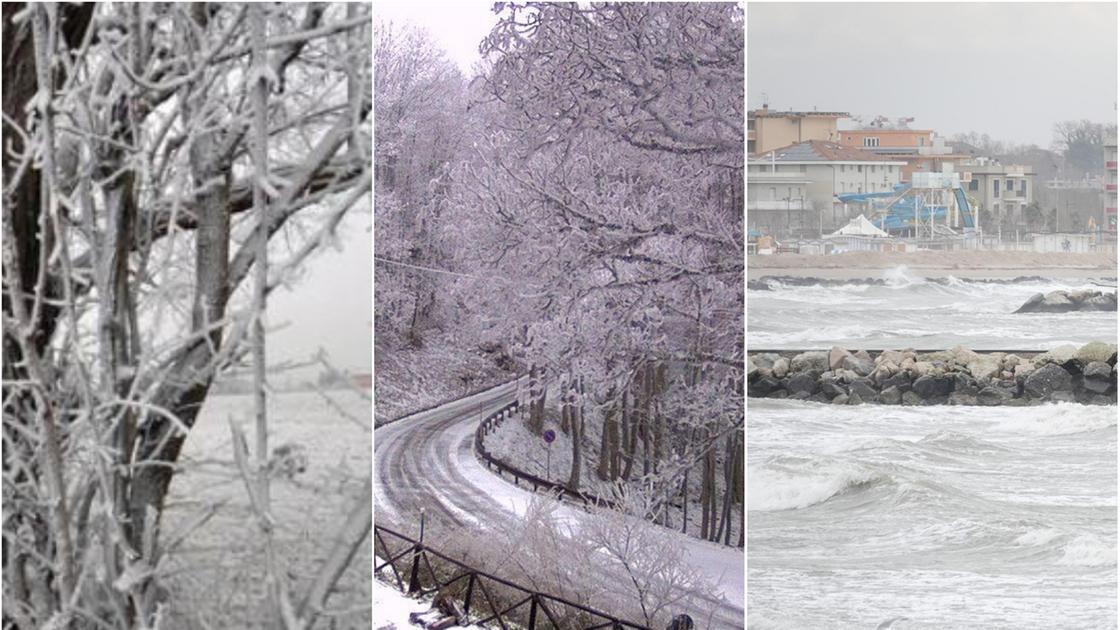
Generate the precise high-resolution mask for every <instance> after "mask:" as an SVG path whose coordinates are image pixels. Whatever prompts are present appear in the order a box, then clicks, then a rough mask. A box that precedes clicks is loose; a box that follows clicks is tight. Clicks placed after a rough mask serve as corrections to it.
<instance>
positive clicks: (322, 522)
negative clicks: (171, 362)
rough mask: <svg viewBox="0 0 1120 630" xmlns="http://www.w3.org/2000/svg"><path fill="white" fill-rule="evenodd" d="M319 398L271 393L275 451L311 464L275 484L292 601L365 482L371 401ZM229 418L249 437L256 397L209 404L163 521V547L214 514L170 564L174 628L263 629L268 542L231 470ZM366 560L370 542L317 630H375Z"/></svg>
mask: <svg viewBox="0 0 1120 630" xmlns="http://www.w3.org/2000/svg"><path fill="white" fill-rule="evenodd" d="M323 394H325V395H327V396H330V398H331V400H330V401H327V400H325V399H324V398H323ZM323 394H321V393H319V392H314V391H310V392H273V393H272V394H270V396H269V425H270V429H271V435H270V438H269V442H270V445H271V446H272V447H273V448H275V447H277V446H281V445H283V444H286V443H287V444H292V445H298V446H299V447H301V451H302V452H303V453H304V454H305V455H306V458H307V465H306V469H305V470H304V471H303V472H298V473H296V474H294V475H293V476H292V477H291V478H289V477H287V476H282V475H280V476H276V477H274V478H273V479H272V483H271V486H272V488H271V495H272V500H271V504H272V515H273V517H274V518H275V522H276V525H275V529H274V537H275V540H276V542H277V543H278V544H277V549H278V551H279V556H280V558H279V559H280V563H281V566H282V568H283V569H284V570H285V571H286V573H287V575H288V577H289V580H290V586H291V590H292V592H293V594H294V596H297V597H298V596H302V595H303V593H304V592H305V590H306V589H307V587H308V584H309V582H310V580H311V579H312V577H313V576H314V575H315V574H316V572H317V571H318V569H319V567H320V566H321V564H322V562H323V560H324V559H325V558H326V556H327V554H328V552H329V551H330V548H331V544H332V543H333V541H334V538H333V536H334V534H335V532H336V530H337V529H338V527H339V525H340V523H341V522H342V521H343V519H344V518H345V516H346V514H347V513H348V512H349V511H350V509H351V508H352V506H353V504H354V502H355V501H357V500H358V499H357V497H358V496H360V495H359V493H361V492H363V490H364V488H365V480H366V478H367V476H368V475H369V457H370V453H369V450H368V449H369V446H368V445H369V436H370V431H369V425H368V422H369V421H368V418H369V400H368V399H367V398H365V397H363V396H360V395H358V393H356V392H354V391H351V390H331V391H328V392H324V393H323ZM347 415H349V416H350V417H349V418H348V417H346V416H347ZM355 419H361V420H363V421H364V422H365V425H364V426H363V425H362V424H361V423H359V422H358V421H356V420H355ZM230 420H232V421H233V422H235V423H236V424H238V425H240V426H241V428H242V429H243V430H244V431H245V432H246V433H247V435H248V437H249V439H250V441H251V440H252V422H253V397H252V396H249V395H222V396H217V395H216V396H211V397H210V398H208V399H207V401H206V403H205V405H204V406H203V409H202V414H201V416H200V417H199V420H198V423H197V424H196V425H195V427H194V429H193V430H192V431H191V434H190V437H188V438H187V441H186V443H185V445H184V449H183V454H182V457H181V458H180V464H181V466H182V468H183V470H182V471H181V472H180V473H178V474H176V476H175V479H174V481H173V482H172V484H171V491H170V494H169V496H168V502H167V511H166V513H165V515H164V529H165V531H166V532H167V533H166V534H165V537H166V538H167V539H168V540H170V539H173V538H175V537H176V536H177V535H178V534H179V533H180V532H183V531H186V530H187V529H188V528H190V527H191V526H192V525H195V524H197V520H198V519H199V518H201V515H204V514H206V513H208V512H209V511H211V510H213V515H212V516H211V517H210V518H209V520H205V521H204V522H203V523H202V524H201V525H200V526H199V527H197V529H194V530H193V531H191V533H190V535H189V536H188V537H187V539H186V540H185V541H184V542H183V544H182V545H180V546H179V547H178V548H176V549H175V550H174V552H173V553H172V554H171V555H170V556H169V557H168V558H167V561H166V562H165V563H164V565H163V568H164V569H165V570H166V573H167V574H168V578H167V580H166V584H167V586H168V588H169V589H171V590H172V591H173V592H174V593H175V594H176V598H175V601H176V602H181V603H178V604H177V605H176V607H175V608H174V609H173V610H172V611H171V614H172V619H171V621H172V624H171V627H175V628H185V629H187V630H194V629H199V630H202V629H205V628H235V627H236V628H262V627H265V626H266V625H267V623H268V619H269V617H268V615H267V614H265V607H266V606H267V605H268V601H267V598H266V596H265V590H264V579H263V577H264V572H265V562H264V558H265V553H264V548H263V539H262V537H261V535H260V532H259V529H258V527H257V524H256V520H255V517H254V515H253V511H252V509H251V507H250V502H249V497H248V494H247V492H246V489H245V485H244V482H243V481H242V479H241V477H240V476H239V474H238V472H237V469H236V466H235V465H234V464H233V450H232V439H231V434H230V427H229V422H230ZM370 557H371V545H370V543H369V541H368V539H367V541H366V543H365V544H364V545H363V548H362V549H361V550H360V551H359V553H358V554H357V555H356V556H355V558H354V560H353V562H352V563H351V564H350V566H349V567H348V568H347V569H346V572H345V573H344V575H343V577H342V579H341V580H340V582H339V584H338V590H337V591H336V592H335V593H333V594H332V595H331V598H330V599H329V600H328V602H327V608H328V609H329V612H330V614H331V618H330V620H329V622H328V621H322V622H320V625H319V626H316V627H328V626H327V624H328V623H329V624H330V625H329V627H332V628H338V629H339V630H343V629H346V630H350V629H353V630H359V629H361V630H368V628H369V627H370V619H371V615H370V610H369V588H370V582H371V576H370V572H369V570H368V567H369V561H370Z"/></svg>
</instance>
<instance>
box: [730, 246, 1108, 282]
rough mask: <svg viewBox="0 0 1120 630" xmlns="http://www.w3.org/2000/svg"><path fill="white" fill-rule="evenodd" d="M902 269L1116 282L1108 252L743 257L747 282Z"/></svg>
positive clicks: (863, 275)
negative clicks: (761, 279) (769, 277)
mask: <svg viewBox="0 0 1120 630" xmlns="http://www.w3.org/2000/svg"><path fill="white" fill-rule="evenodd" d="M897 267H906V268H907V269H909V270H910V271H911V272H913V273H914V274H915V275H920V276H924V277H928V278H939V277H944V276H956V277H958V278H1014V277H1017V276H1034V275H1038V276H1045V277H1049V278H1094V279H1095V278H1115V277H1116V267H1117V265H1116V255H1115V254H1112V253H1093V254H1064V253H1040V252H994V251H977V250H970V251H955V252H947V251H927V252H905V253H903V252H847V253H843V254H833V255H810V254H779V255H773V256H747V275H748V278H749V279H756V278H761V277H763V276H799V277H815V278H830V279H854V278H868V277H878V276H880V275H882V273H883V271H884V270H886V269H894V268H897Z"/></svg>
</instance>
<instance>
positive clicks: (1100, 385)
mask: <svg viewBox="0 0 1120 630" xmlns="http://www.w3.org/2000/svg"><path fill="white" fill-rule="evenodd" d="M1081 375H1082V379H1081V387H1083V388H1084V389H1087V390H1089V391H1091V392H1093V393H1096V394H1107V393H1108V390H1110V389H1112V388H1113V387H1114V386H1115V385H1116V381H1115V380H1114V379H1113V378H1112V366H1110V365H1109V364H1107V363H1104V362H1102V361H1093V362H1092V363H1090V364H1089V365H1086V366H1085V370H1084V372H1082V374H1081Z"/></svg>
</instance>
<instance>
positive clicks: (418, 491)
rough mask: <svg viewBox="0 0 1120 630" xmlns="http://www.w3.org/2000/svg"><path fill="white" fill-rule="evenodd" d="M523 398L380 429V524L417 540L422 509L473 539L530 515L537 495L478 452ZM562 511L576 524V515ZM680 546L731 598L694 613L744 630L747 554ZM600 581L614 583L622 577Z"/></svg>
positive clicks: (500, 397)
mask: <svg viewBox="0 0 1120 630" xmlns="http://www.w3.org/2000/svg"><path fill="white" fill-rule="evenodd" d="M516 395H517V387H516V383H507V384H505V385H501V386H498V387H496V388H494V389H491V390H488V391H486V392H482V393H479V394H475V395H473V396H468V397H466V398H462V399H460V400H456V401H453V402H450V403H447V404H445V405H442V406H440V407H437V408H435V409H431V410H429V411H425V412H421V413H419V414H416V415H413V416H410V417H408V418H404V419H402V420H399V421H397V422H394V423H393V424H390V425H386V426H383V427H381V428H379V429H377V430H376V431H375V432H374V468H375V473H374V486H373V491H374V522H376V523H378V524H381V525H384V526H388V527H392V528H395V529H399V530H401V531H404V532H410V533H415V532H414V530H415V525H411V524H414V523H415V522H416V521H417V520H418V519H419V511H420V509H421V508H423V509H424V511H425V514H426V518H427V519H429V522H431V521H432V520H435V521H438V522H439V525H440V526H441V529H442V530H443V531H459V532H462V534H461V535H463V536H468V535H479V534H482V533H484V532H485V529H486V524H487V523H497V522H500V521H502V520H505V519H509V518H513V517H515V516H518V515H521V514H523V513H524V511H525V509H526V507H527V506H528V504H529V501H530V499H531V498H532V497H533V495H532V493H530V492H528V491H526V490H523V489H521V488H517V487H515V486H513V485H512V484H510V483H507V482H506V481H503V480H501V479H500V478H498V477H497V476H496V475H494V474H493V473H491V472H489V471H487V470H486V469H485V468H484V467H483V466H482V465H481V464H480V463H479V462H478V460H477V459H476V458H475V456H474V450H473V445H472V440H473V439H474V430H475V428H476V427H477V426H478V423H479V421H480V420H481V419H482V418H483V417H485V415H486V414H488V413H490V412H492V411H494V410H497V409H498V408H500V407H502V406H503V405H505V404H507V403H509V402H511V401H513V400H514V398H515V396H516ZM560 509H561V510H564V511H569V516H570V517H571V519H572V520H573V521H574V520H577V513H576V508H573V507H570V506H567V505H563V506H561V508H560ZM406 524H410V525H409V526H405V525H406ZM680 542H681V544H682V545H683V546H684V548H685V550H686V558H687V559H688V561H689V562H690V563H692V564H694V565H695V566H697V567H698V568H700V569H701V570H703V571H704V573H706V574H707V575H709V576H710V577H711V579H712V581H713V582H714V583H715V584H716V585H717V587H718V588H719V590H720V592H721V594H722V595H723V597H724V598H725V599H723V600H719V601H717V600H711V601H710V602H709V605H707V606H705V609H704V610H693V611H689V612H690V614H692V615H693V617H694V618H696V619H697V620H701V619H705V620H706V619H707V618H708V615H709V614H711V613H712V612H713V611H714V612H715V614H714V618H713V620H712V624H711V626H710V627H711V628H720V629H725V628H726V629H733V628H742V627H743V599H744V588H743V587H744V583H743V555H742V554H741V553H740V552H738V551H735V550H729V549H727V548H726V547H720V546H719V545H714V544H712V543H708V542H705V541H701V540H696V539H694V538H687V537H684V536H681V538H680ZM434 546H435V547H436V548H437V549H438V545H434ZM601 578H602V579H603V580H604V581H605V582H609V581H610V580H613V579H615V576H608V575H605V576H601ZM701 626H702V624H701ZM701 626H698V627H701Z"/></svg>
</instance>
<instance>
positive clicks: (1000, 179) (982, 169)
mask: <svg viewBox="0 0 1120 630" xmlns="http://www.w3.org/2000/svg"><path fill="white" fill-rule="evenodd" d="M956 170H957V172H958V173H960V175H961V187H962V188H964V190H965V193H966V194H967V195H968V196H969V198H970V202H971V203H972V204H973V205H974V206H975V207H976V210H977V211H979V210H981V209H983V210H987V211H988V212H989V213H990V216H991V218H992V220H1005V221H1009V222H1011V223H1012V224H1015V225H1018V224H1020V223H1021V222H1022V220H1023V213H1024V211H1025V210H1026V208H1027V206H1029V205H1030V204H1031V202H1032V201H1034V173H1033V172H1031V171H1030V170H1029V169H1028V168H1027V167H1025V166H1018V165H1007V166H1004V165H1002V164H999V163H998V162H995V161H993V160H989V159H986V158H977V159H974V160H969V161H967V162H961V163H958V164H957V167H956ZM989 228H991V226H985V231H994V228H992V229H989Z"/></svg>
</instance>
